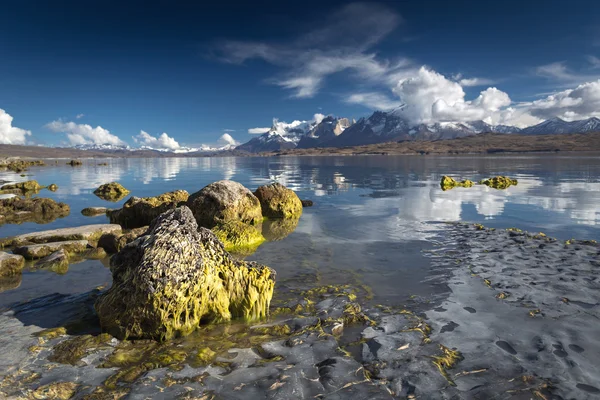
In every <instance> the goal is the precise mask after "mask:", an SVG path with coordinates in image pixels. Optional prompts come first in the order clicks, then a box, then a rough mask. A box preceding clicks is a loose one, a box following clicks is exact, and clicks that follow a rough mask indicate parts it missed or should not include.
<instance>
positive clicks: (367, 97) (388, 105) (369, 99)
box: [345, 92, 402, 110]
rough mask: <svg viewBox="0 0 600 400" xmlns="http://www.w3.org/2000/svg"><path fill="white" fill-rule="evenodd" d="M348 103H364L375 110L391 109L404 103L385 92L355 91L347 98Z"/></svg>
mask: <svg viewBox="0 0 600 400" xmlns="http://www.w3.org/2000/svg"><path fill="white" fill-rule="evenodd" d="M345 101H346V103H350V104H362V105H364V106H367V107H369V108H372V109H375V110H391V109H393V108H396V107H398V106H400V105H401V104H402V102H401V101H400V100H398V99H391V98H390V97H389V96H386V95H385V94H383V93H378V92H366V93H354V94H351V95H350V96H348V97H347V98H346V99H345Z"/></svg>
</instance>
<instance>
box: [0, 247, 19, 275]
mask: <svg viewBox="0 0 600 400" xmlns="http://www.w3.org/2000/svg"><path fill="white" fill-rule="evenodd" d="M24 266H25V259H24V258H23V256H20V255H17V254H9V253H5V252H3V251H0V276H10V275H14V274H17V273H20V272H21V270H22V269H23V267H24Z"/></svg>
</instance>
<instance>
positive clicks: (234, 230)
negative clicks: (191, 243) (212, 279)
mask: <svg viewBox="0 0 600 400" xmlns="http://www.w3.org/2000/svg"><path fill="white" fill-rule="evenodd" d="M212 231H213V233H214V234H215V235H216V236H217V238H218V239H219V240H220V241H221V242H223V245H224V246H225V250H226V251H230V252H232V253H237V254H252V253H254V252H255V251H256V249H257V248H258V246H260V245H261V244H262V243H263V242H264V241H265V238H264V237H263V235H262V234H261V233H260V232H259V231H258V229H256V228H255V227H254V226H252V225H248V224H245V223H243V222H240V221H229V222H225V223H222V224H219V225H217V226H215V227H214V228H213V229H212Z"/></svg>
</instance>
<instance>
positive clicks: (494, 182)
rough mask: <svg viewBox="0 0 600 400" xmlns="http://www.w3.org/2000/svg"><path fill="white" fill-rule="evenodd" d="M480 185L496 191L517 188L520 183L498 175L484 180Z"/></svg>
mask: <svg viewBox="0 0 600 400" xmlns="http://www.w3.org/2000/svg"><path fill="white" fill-rule="evenodd" d="M479 183H481V184H482V185H486V186H489V187H491V188H494V189H507V188H508V187H510V186H515V185H516V184H517V183H518V182H517V180H516V179H511V178H509V177H508V176H501V175H498V176H495V177H493V178H489V179H483V180H481V181H479Z"/></svg>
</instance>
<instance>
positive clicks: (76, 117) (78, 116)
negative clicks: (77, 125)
mask: <svg viewBox="0 0 600 400" xmlns="http://www.w3.org/2000/svg"><path fill="white" fill-rule="evenodd" d="M84 116H85V114H77V115H76V116H75V119H81V118H83V117H84Z"/></svg>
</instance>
